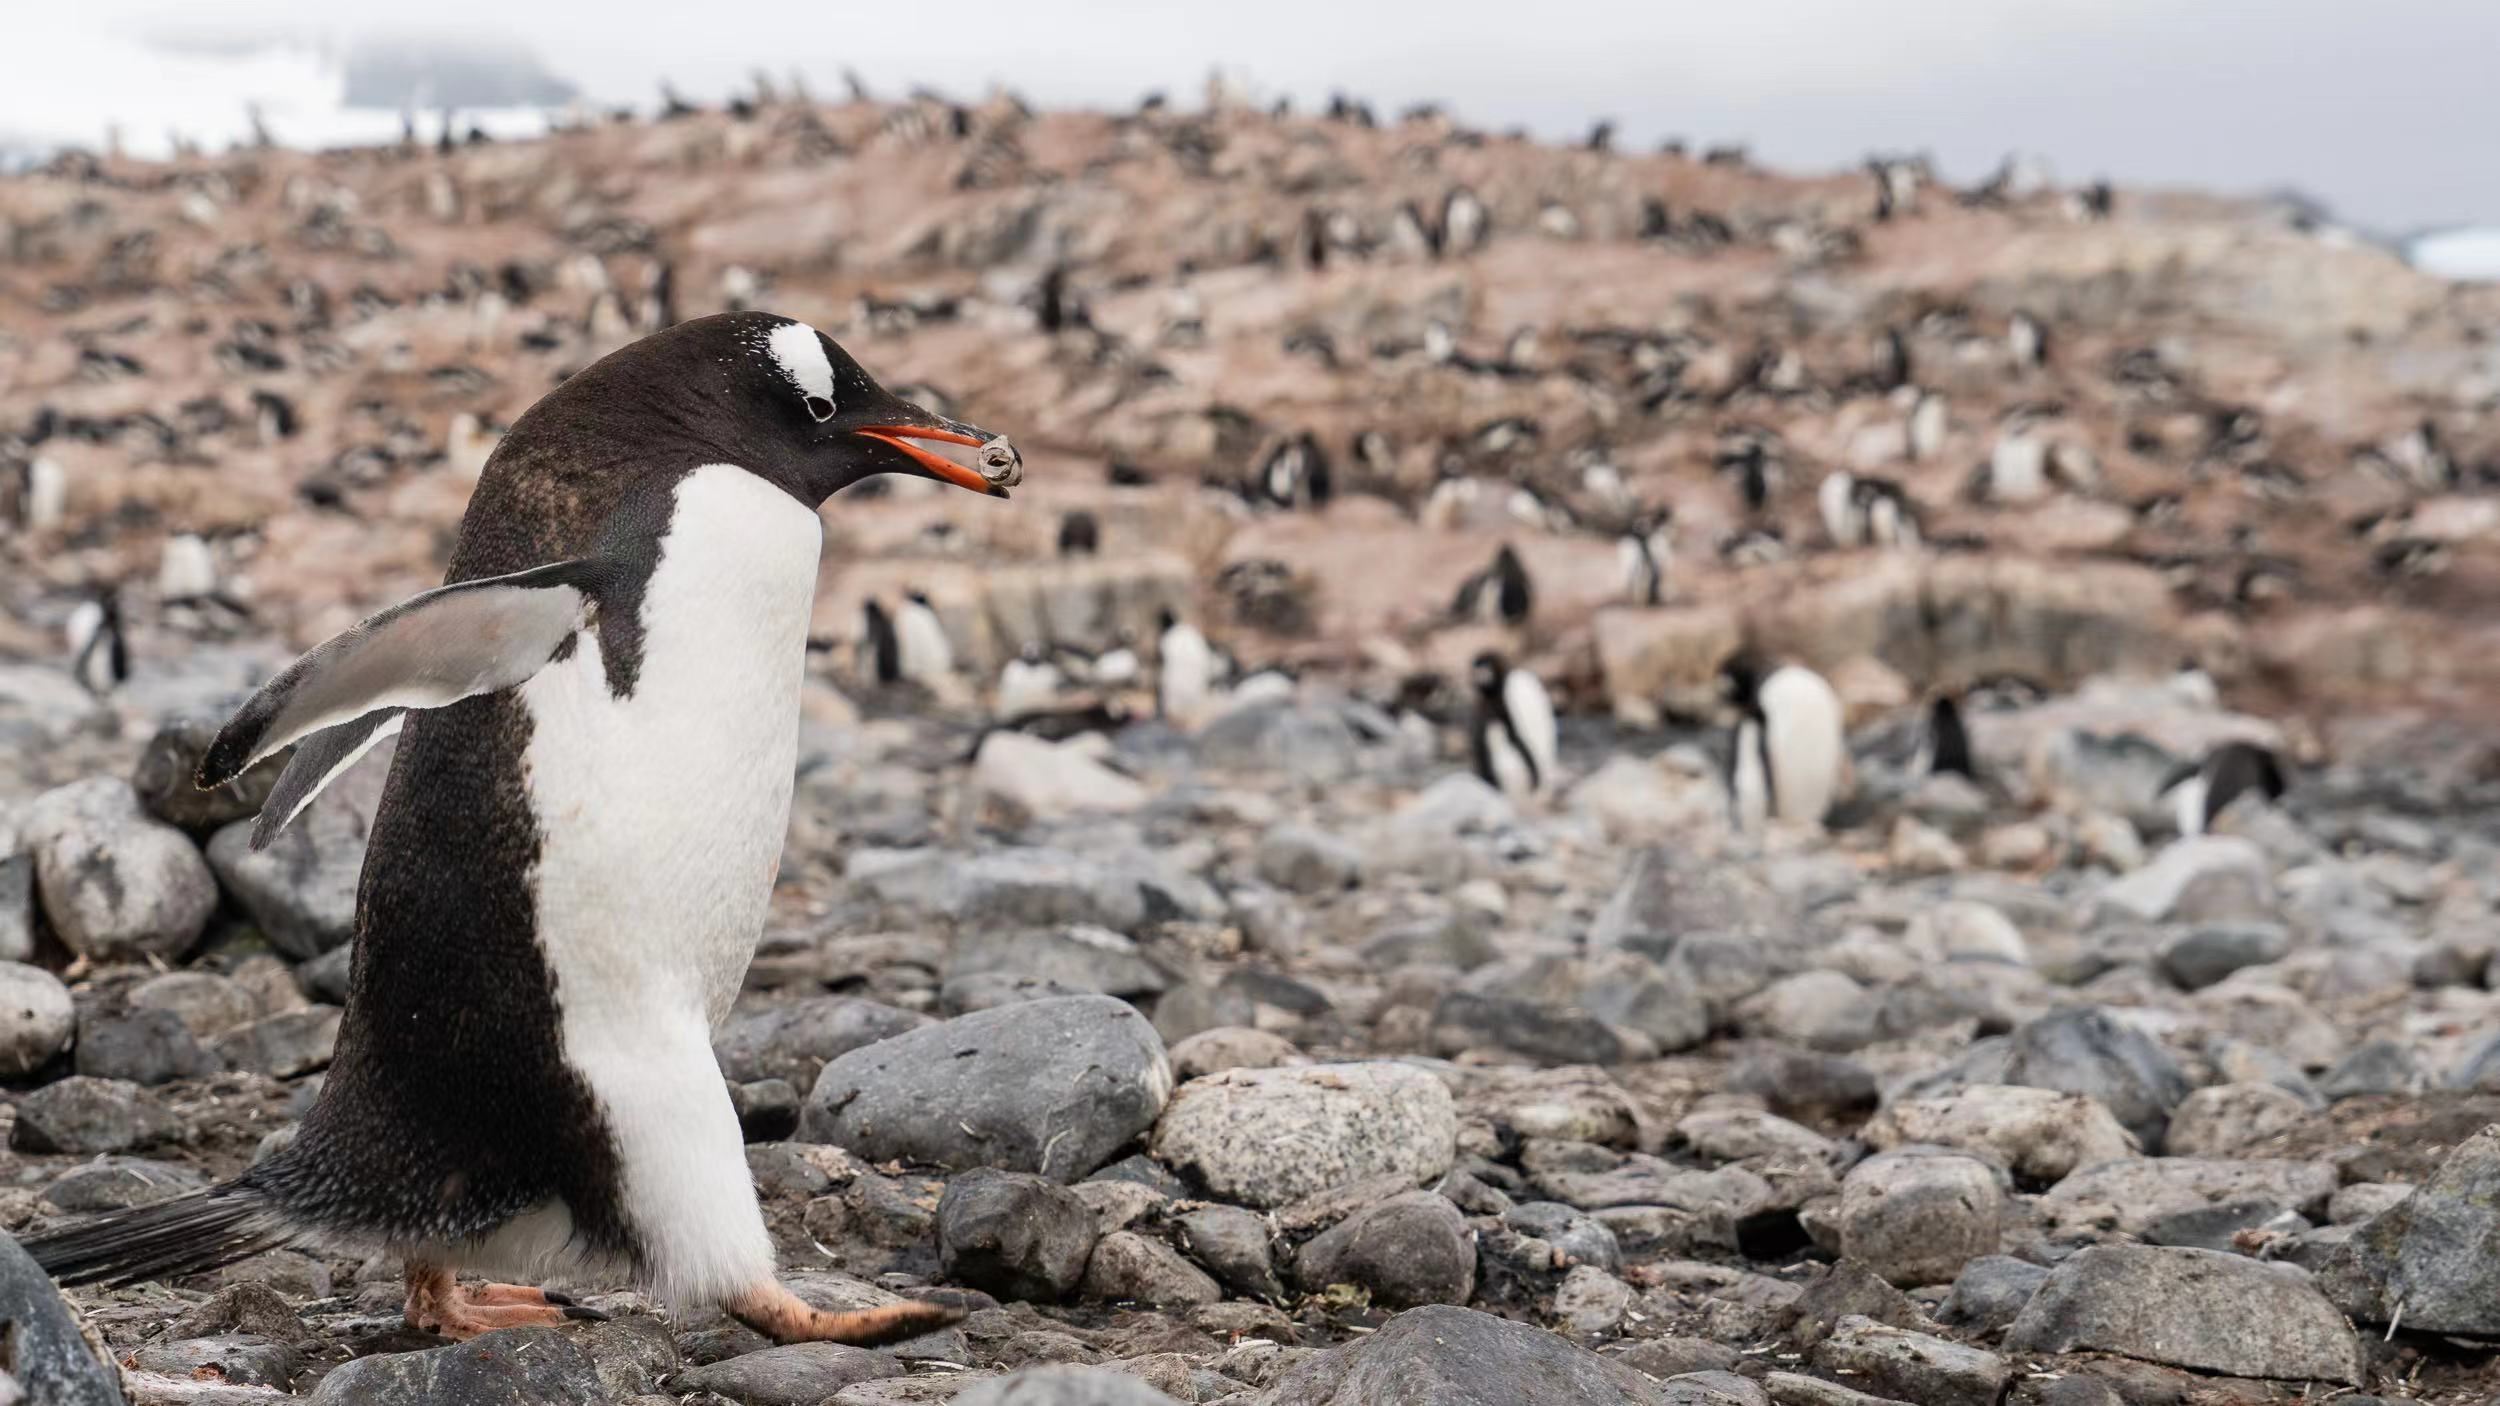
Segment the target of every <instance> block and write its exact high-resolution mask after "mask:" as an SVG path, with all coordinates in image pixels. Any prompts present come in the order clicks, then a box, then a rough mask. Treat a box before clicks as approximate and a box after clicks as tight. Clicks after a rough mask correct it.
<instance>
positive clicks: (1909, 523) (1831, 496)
mask: <svg viewBox="0 0 2500 1406" xmlns="http://www.w3.org/2000/svg"><path fill="white" fill-rule="evenodd" d="M1815 505H1816V507H1817V508H1819V509H1820V510H1821V512H1822V514H1823V530H1824V531H1826V532H1828V533H1830V534H1831V539H1832V545H1833V546H1836V547H1862V546H1867V545H1870V544H1871V545H1873V546H1878V547H1914V546H1917V545H1918V510H1917V508H1916V507H1914V506H1913V505H1912V504H1911V502H1910V497H1909V494H1908V493H1906V492H1904V491H1903V490H1902V487H1901V485H1900V484H1898V483H1895V482H1893V481H1892V480H1891V479H1888V478H1874V477H1862V476H1860V475H1857V474H1853V473H1851V472H1849V471H1848V470H1847V469H1834V470H1833V471H1832V472H1831V473H1829V474H1826V475H1824V477H1823V483H1822V486H1821V487H1820V488H1818V489H1817V490H1815Z"/></svg>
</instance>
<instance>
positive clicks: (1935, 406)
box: [1905, 391, 1948, 461]
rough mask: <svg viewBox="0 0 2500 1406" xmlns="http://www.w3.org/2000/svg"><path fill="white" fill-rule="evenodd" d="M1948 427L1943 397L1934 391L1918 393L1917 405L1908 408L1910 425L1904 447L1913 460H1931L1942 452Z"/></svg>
mask: <svg viewBox="0 0 2500 1406" xmlns="http://www.w3.org/2000/svg"><path fill="white" fill-rule="evenodd" d="M1947 427H1948V422H1947V419H1946V413H1945V402H1944V397H1943V396H1941V395H1938V394H1936V393H1935V392H1934V391H1920V392H1919V393H1918V400H1917V403H1915V404H1913V405H1912V406H1911V407H1910V424H1909V429H1908V432H1907V434H1906V435H1905V439H1906V441H1907V442H1906V445H1905V447H1906V448H1907V449H1908V450H1909V451H1910V457H1911V458H1912V459H1914V460H1922V461H1923V460H1927V459H1933V458H1935V457H1936V456H1937V455H1938V454H1940V453H1942V452H1944V435H1945V430H1946V428H1947Z"/></svg>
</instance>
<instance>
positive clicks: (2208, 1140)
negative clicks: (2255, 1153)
mask: <svg viewBox="0 0 2500 1406" xmlns="http://www.w3.org/2000/svg"><path fill="white" fill-rule="evenodd" d="M2308 1116H2309V1105H2308V1104H2306V1103H2304V1102H2303V1101H2302V1100H2301V1099H2300V1097H2299V1096H2298V1095H2296V1094H2293V1093H2291V1092H2289V1091H2287V1090H2284V1089H2279V1088H2276V1087H2275V1086H2274V1085H2272V1084H2211V1085H2208V1086H2206V1087H2205V1088H2201V1089H2198V1090H2197V1091H2195V1092H2194V1093H2191V1094H2189V1095H2188V1096H2187V1097H2186V1098H2184V1099H2181V1100H2180V1101H2179V1106H2178V1107H2177V1108H2175V1109H2173V1110H2171V1113H2170V1132H2169V1136H2168V1138H2167V1140H2166V1142H2167V1150H2168V1152H2169V1153H2170V1155H2171V1156H2173V1157H2228V1156H2230V1155H2232V1154H2233V1153H2236V1152H2238V1151H2239V1150H2240V1149H2241V1148H2243V1147H2246V1146H2248V1145H2249V1144H2251V1143H2254V1142H2257V1141H2259V1140H2261V1139H2264V1138H2269V1137H2272V1136H2274V1135H2275V1134H2276V1133H2279V1132H2282V1131H2284V1130H2285V1129H2287V1128H2290V1127H2292V1126H2293V1125H2295V1124H2297V1123H2300V1122H2302V1121H2303V1120H2305V1119H2307V1118H2308Z"/></svg>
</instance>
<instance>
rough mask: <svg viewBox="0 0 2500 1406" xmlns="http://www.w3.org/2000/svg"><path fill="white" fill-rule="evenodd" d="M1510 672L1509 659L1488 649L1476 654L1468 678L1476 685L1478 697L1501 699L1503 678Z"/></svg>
mask: <svg viewBox="0 0 2500 1406" xmlns="http://www.w3.org/2000/svg"><path fill="white" fill-rule="evenodd" d="M1509 673H1510V664H1509V663H1508V661H1506V660H1504V659H1503V658H1502V656H1501V655H1499V654H1496V653H1494V652H1493V651H1492V650H1489V649H1488V650H1486V651H1485V652H1484V653H1482V654H1479V655H1477V656H1476V662H1475V664H1474V666H1473V667H1471V668H1470V669H1469V670H1468V671H1467V679H1468V682H1469V683H1471V684H1473V685H1474V686H1475V690H1476V694H1477V696H1478V697H1481V698H1484V699H1486V700H1487V701H1499V700H1500V698H1501V696H1502V680H1503V679H1504V678H1505V677H1507V676H1508V675H1509Z"/></svg>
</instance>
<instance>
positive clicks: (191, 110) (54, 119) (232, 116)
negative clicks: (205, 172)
mask: <svg viewBox="0 0 2500 1406" xmlns="http://www.w3.org/2000/svg"><path fill="white" fill-rule="evenodd" d="M377 57H380V56H377V55H376V54H375V53H374V52H373V51H372V50H364V51H360V52H359V53H358V54H357V55H355V56H354V58H353V59H349V60H343V59H342V58H340V57H339V56H338V55H337V54H335V53H331V52H327V51H325V50H324V49H323V48H321V47H319V46H316V45H311V44H302V43H292V42H271V43H268V44H259V45H240V44H235V45H220V46H199V47H191V46H167V45H159V44H150V43H147V42H144V41H140V40H135V39H130V38H125V37H121V36H117V35H111V34H105V33H100V32H80V31H78V30H76V29H71V28H64V29H62V30H59V31H55V32H50V33H46V34H45V35H43V36H42V39H41V41H40V42H26V43H12V44H0V160H5V161H7V162H8V163H9V164H22V163H25V162H28V161H36V160H41V159H43V158H44V157H46V156H49V155H50V154H52V153H53V152H56V151H59V150H61V149H63V148H65V147H78V148H84V149H86V150H89V151H108V150H114V149H118V150H120V151H122V152H124V153H126V154H128V155H131V156H140V157H165V156H170V155H172V154H173V153H174V151H175V150H176V148H177V146H178V145H182V146H190V147H196V148H199V149H202V150H207V151H222V150H225V149H227V148H229V147H234V146H240V145H247V144H249V143H250V142H252V141H253V140H254V139H255V130H254V122H255V119H256V116H257V121H258V122H259V124H260V129H261V130H264V131H266V132H267V133H268V135H269V137H270V138H271V139H272V140H274V141H276V142H278V143H280V144H282V145H285V146H291V147H301V148H308V149H319V148H325V147H336V146H361V145H367V144H372V143H377V142H390V141H396V140H398V139H399V136H400V133H401V129H402V124H403V121H404V120H405V115H404V114H403V113H402V112H401V111H400V110H398V109H397V108H396V107H393V106H388V105H384V104H382V103H377V102H374V101H373V99H374V98H376V97H378V96H380V95H381V94H382V93H404V94H406V95H407V98H408V99H409V101H410V105H411V106H412V107H416V108H418V109H419V111H418V112H417V113H416V126H417V131H418V133H419V134H420V135H421V136H422V137H424V138H425V139H427V140H429V141H430V140H432V139H433V138H434V136H435V135H436V134H437V133H438V131H439V130H440V128H441V125H442V117H441V113H440V112H439V111H435V110H427V109H439V108H441V107H443V106H446V105H449V106H452V107H454V108H455V110H456V113H457V122H456V130H457V132H458V133H460V134H462V135H465V134H466V133H467V132H468V131H469V129H470V128H472V127H475V128H478V129H480V130H483V131H484V132H485V133H486V134H487V135H489V136H492V137H497V138H521V137H532V136H538V135H541V134H543V133H544V132H546V131H547V129H548V127H549V126H550V125H551V122H552V119H553V117H554V115H555V112H556V105H555V104H553V103H548V104H544V105H539V104H530V103H526V102H525V103H522V104H513V105H496V106H472V105H469V104H467V103H461V102H459V101H458V98H459V97H460V96H469V95H476V94H477V93H478V90H479V87H480V86H481V85H480V84H479V83H478V82H477V81H476V78H477V73H476V70H477V69H478V68H479V67H481V65H476V64H470V65H468V66H467V71H462V72H458V73H457V77H456V79H455V80H454V81H451V82H447V83H443V84H441V88H449V89H466V90H467V93H466V94H456V93H449V92H442V91H441V90H440V89H437V90H436V91H435V92H428V88H429V86H431V85H430V84H429V83H428V82H427V81H426V80H428V79H430V78H433V77H435V73H432V72H429V71H428V64H429V60H430V59H431V58H432V57H433V56H432V55H430V54H429V53H428V52H427V51H426V49H425V46H423V45H421V44H419V45H409V46H404V48H398V49H397V51H396V52H395V53H394V54H393V55H392V56H391V57H388V58H383V59H382V61H380V62H377V61H376V60H377ZM524 61H526V60H524ZM452 67H453V68H454V69H455V70H456V69H458V68H459V67H460V66H459V65H457V64H455V65H452ZM439 71H440V70H437V72H439ZM492 76H493V77H496V78H501V79H506V80H510V78H511V75H509V74H495V75H492ZM351 79H352V80H354V86H355V89H356V91H355V92H354V94H353V97H354V98H355V99H363V100H364V101H361V102H359V101H354V100H351V88H350V84H351ZM501 86H504V87H505V88H506V90H507V91H513V90H518V91H520V92H529V93H533V94H545V95H546V96H549V97H552V96H554V95H555V94H556V93H559V92H562V93H569V92H570V91H571V88H570V85H567V84H564V83H563V82H562V80H560V79H554V78H551V77H547V76H545V75H543V74H541V75H535V76H534V77H531V78H526V79H524V80H523V81H519V82H511V81H507V82H506V83H505V84H503V85H501ZM446 98H449V99H451V101H450V102H449V103H448V104H446V103H445V101H444V99H446Z"/></svg>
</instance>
